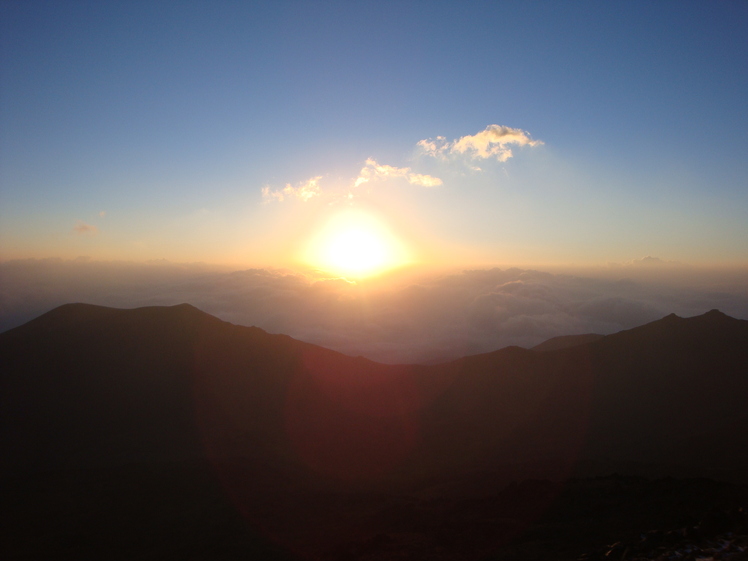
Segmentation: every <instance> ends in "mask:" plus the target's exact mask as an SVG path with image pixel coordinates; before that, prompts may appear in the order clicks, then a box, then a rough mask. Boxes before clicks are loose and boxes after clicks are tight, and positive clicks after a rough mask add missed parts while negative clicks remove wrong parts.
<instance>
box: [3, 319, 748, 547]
mask: <svg viewBox="0 0 748 561" xmlns="http://www.w3.org/2000/svg"><path fill="white" fill-rule="evenodd" d="M548 343H549V344H551V343H552V345H550V346H551V347H553V346H554V345H556V343H553V340H551V341H550V342H548ZM565 343H569V341H566V342H565ZM574 343H578V344H571V345H569V344H562V345H560V346H559V347H560V348H558V349H556V350H548V346H549V345H546V344H544V345H545V347H544V346H543V345H541V346H540V347H541V348H545V349H546V350H525V349H520V348H517V347H508V348H505V349H502V350H499V351H496V352H494V353H488V354H485V355H478V356H472V357H466V358H463V359H459V360H456V361H453V362H450V363H446V364H440V365H432V366H425V365H402V366H389V365H381V364H377V363H374V362H372V361H369V360H367V359H363V358H353V357H348V356H345V355H342V354H339V353H336V352H333V351H329V350H327V349H323V348H321V347H317V346H314V345H310V344H306V343H302V342H300V341H296V340H294V339H291V338H290V337H287V336H283V335H270V334H268V333H265V332H264V331H262V330H261V329H258V328H253V327H242V326H235V325H232V324H229V323H225V322H222V321H220V320H218V319H216V318H214V317H212V316H209V315H207V314H205V313H203V312H201V311H199V310H197V309H196V308H194V307H192V306H189V305H186V304H183V305H180V306H174V307H171V308H157V307H153V308H140V309H136V310H115V309H108V308H101V307H96V306H90V305H83V304H73V305H66V306H62V307H60V308H57V309H55V310H53V311H51V312H49V313H47V314H45V315H43V316H41V317H39V318H37V319H36V320H34V321H32V322H29V323H28V324H26V325H24V326H21V327H19V328H16V329H14V330H11V331H8V332H6V333H3V334H0V361H1V362H2V364H3V371H2V377H1V378H0V408H1V409H0V410H1V411H2V416H3V422H2V426H1V427H0V446H1V447H2V450H3V454H2V474H3V481H4V482H5V485H6V487H7V489H9V491H8V493H10V495H9V496H11V497H14V496H16V495H13V493H14V492H15V491H13V490H14V489H16V488H18V486H21V487H23V486H24V485H32V486H34V487H35V488H38V487H39V485H40V483H39V481H47V482H49V481H58V484H55V485H54V486H55V487H60V486H62V488H66V487H65V486H67V488H68V489H69V490H70V493H72V496H71V495H66V494H65V493H64V492H62V491H59V489H58V491H57V492H56V493H51V494H50V497H52V498H51V499H49V500H54V497H55V496H58V495H59V494H60V493H62V495H61V496H62V497H67V498H68V499H72V500H76V499H75V497H76V496H88V497H90V496H94V495H95V496H100V492H99V491H97V492H98V493H99V495H96V493H97V492H94V491H93V490H92V489H93V488H94V487H96V485H95V484H90V485H89V483H87V482H88V479H87V476H85V475H81V474H86V473H88V474H90V475H91V478H90V481H102V482H105V483H102V485H104V486H107V485H110V484H111V481H112V480H113V478H116V480H117V481H122V482H127V481H140V480H142V481H146V483H143V486H144V487H145V488H149V489H150V490H149V491H147V493H148V496H150V495H151V494H155V495H158V489H159V488H161V487H163V481H165V480H164V479H163V474H164V473H166V472H168V470H169V469H172V470H173V469H176V470H177V471H176V472H175V473H179V474H180V475H179V476H178V477H176V480H180V478H182V479H181V480H182V481H184V482H185V483H184V485H185V487H184V488H185V489H189V488H192V489H193V491H190V492H194V490H195V489H202V490H203V491H199V492H197V495H199V496H200V497H202V498H196V499H195V501H196V502H197V504H202V502H204V501H205V500H208V499H206V498H205V497H214V499H210V500H214V501H219V503H220V501H225V502H224V503H220V504H219V503H215V504H219V506H217V507H216V508H218V509H219V510H220V512H223V513H224V514H222V515H221V516H223V517H225V519H226V520H230V521H231V520H233V521H232V522H230V523H229V525H231V524H240V525H241V523H242V522H241V519H242V517H243V519H244V520H248V521H250V522H251V523H252V525H253V526H254V527H255V528H261V529H262V530H261V531H262V533H263V535H265V537H266V538H267V539H270V540H271V541H274V542H276V543H279V544H281V545H283V547H284V548H290V550H291V551H295V552H296V553H298V554H303V555H305V556H312V557H314V556H317V557H322V558H334V557H335V556H336V555H338V554H340V555H343V554H344V557H345V555H348V556H349V557H347V558H365V556H364V555H363V554H362V553H361V552H358V553H356V551H358V550H356V547H359V546H352V545H351V546H350V547H349V546H345V544H346V543H347V544H359V545H360V544H363V543H368V542H366V540H367V539H373V536H376V535H379V534H381V533H382V532H385V533H386V531H389V534H392V532H395V534H397V531H395V530H393V528H394V529H396V528H400V527H401V530H400V532H405V533H406V534H407V533H408V532H411V533H413V532H415V533H416V534H417V535H420V536H426V537H427V538H424V539H427V542H428V540H429V539H433V537H434V536H436V535H442V534H444V532H447V533H449V532H453V533H454V532H457V533H456V534H454V536H453V538H451V539H452V540H453V541H452V545H449V544H446V545H445V544H442V546H439V547H442V549H443V550H444V551H446V552H449V551H451V552H452V553H450V554H449V555H447V553H445V554H444V555H446V557H444V558H449V559H452V558H457V557H455V555H457V553H456V552H458V551H461V552H463V553H462V554H460V555H463V554H465V552H466V551H469V552H470V553H469V555H468V558H479V557H481V556H485V555H488V554H489V553H491V552H492V551H495V548H496V547H498V545H500V544H506V543H508V542H509V540H511V539H514V538H516V537H517V536H519V535H521V534H522V533H523V532H524V531H525V530H526V529H527V528H528V527H529V525H532V524H534V522H533V521H536V520H539V519H540V517H541V516H543V513H545V512H547V511H548V508H550V505H551V504H553V502H554V501H555V500H557V497H558V496H559V493H560V492H561V491H562V487H558V486H557V485H556V484H553V485H551V486H550V487H547V488H545V490H544V491H542V492H539V494H538V493H536V492H535V491H534V490H532V489H530V490H528V489H526V491H527V492H530V494H531V495H532V496H533V497H535V498H534V499H530V498H528V496H525V495H523V496H522V498H521V501H519V502H521V503H522V504H523V505H525V506H524V507H523V509H521V512H519V511H514V510H513V511H512V512H513V514H511V513H504V514H503V515H502V516H500V517H499V518H500V519H502V520H504V522H501V523H498V522H495V523H490V524H489V529H486V528H483V526H485V522H478V521H477V519H475V517H476V516H477V515H476V514H475V513H476V512H478V513H480V512H483V510H481V509H485V508H488V507H486V505H485V504H483V503H481V504H483V506H480V505H478V506H476V505H473V507H470V508H468V510H467V511H466V512H465V513H463V514H462V515H460V516H458V519H459V520H462V522H460V521H458V520H457V519H455V520H453V522H449V523H448V522H447V521H448V520H452V519H453V518H454V516H457V515H456V514H454V512H452V511H451V510H450V508H452V507H456V505H457V504H459V505H462V506H461V507H460V508H466V507H465V504H466V503H465V502H464V501H470V500H478V501H484V502H485V500H488V499H487V497H493V499H491V501H493V502H490V501H489V503H490V504H493V505H494V507H495V506H496V504H497V503H496V500H497V499H496V498H495V497H497V496H499V495H501V493H502V489H504V488H505V487H506V486H507V485H508V484H510V483H512V482H517V481H522V480H526V479H529V478H535V479H537V480H540V479H547V480H551V481H556V482H560V481H564V480H567V479H568V478H569V477H572V476H574V475H585V476H589V475H606V474H609V473H612V472H613V471H618V472H622V473H623V472H626V473H630V474H632V475H633V474H639V475H642V474H643V475H655V476H662V475H677V476H709V477H712V478H718V479H725V480H731V481H745V480H746V475H747V474H748V413H746V408H745V403H746V401H747V400H746V398H747V397H748V322H746V321H742V320H735V319H732V318H729V317H727V316H725V315H724V314H721V313H720V312H717V311H712V312H709V313H707V314H705V315H703V316H699V317H695V318H689V319H682V318H678V317H676V316H673V315H671V316H668V317H666V318H663V319H662V320H659V321H657V322H654V323H651V324H648V325H645V326H642V327H639V328H635V329H631V330H628V331H624V332H621V333H618V334H615V335H610V336H606V337H595V338H592V340H590V341H589V342H584V340H575V341H574ZM128 466H130V467H128ZM137 466H140V467H137ZM143 466H145V467H143ZM148 466H150V467H148ZM159 466H161V467H159ZM168 466H172V467H170V468H168V469H167V467H168ZM180 466H181V467H180ZM185 466H192V467H190V468H187V467H185ZM82 470H87V471H82ZM122 470H124V471H122ZM164 470H166V472H165V471H164ZM185 470H187V472H185ZM190 470H192V471H190ZM65 473H67V474H71V475H70V477H66V476H63V475H60V474H65ZM143 473H145V474H146V475H142V474H143ZM185 473H187V475H185ZM190 473H192V474H193V475H189V474H190ZM73 474H74V475H73ZM115 474H119V475H115ZM133 474H141V475H133ZM143 477H144V478H145V479H142V478H143ZM97 478H98V479H97ZM138 478H141V479H138ZM159 481H160V482H161V483H154V482H159ZM190 481H194V482H195V484H194V485H193V486H192V487H191V484H190V483H189V482H190ZM9 482H10V483H9ZM23 482H25V483H23ZM148 482H150V483H148ZM210 482H213V483H210ZM124 484H125V483H123V485H124ZM132 484H133V485H136V487H137V484H135V483H132ZM127 485H130V483H128V484H127ZM211 485H213V487H210V486H211ZM149 486H150V487H149ZM115 487H117V486H115ZM541 487H542V486H541ZM533 489H534V488H533ZM112 492H113V493H114V494H115V495H116V494H117V493H118V492H120V491H117V489H116V488H115V489H114V490H113V491H112ZM523 492H525V491H523ZM92 493H93V495H92ZM177 494H178V495H180V496H182V495H181V494H180V493H177ZM188 494H189V493H188ZM32 495H33V494H32ZM501 496H504V497H505V498H504V499H502V501H503V503H502V504H504V505H505V506H506V505H507V504H514V503H512V501H511V500H509V499H507V498H506V496H505V495H501ZM221 497H223V498H221ZM398 497H400V498H398ZM403 497H410V499H407V500H406V499H404V498H403ZM416 497H417V499H416ZM440 497H441V498H440ZM16 500H20V499H18V498H16ZM37 500H39V501H40V503H41V504H40V505H39V508H43V503H44V502H45V499H44V498H43V497H41V496H38V497H37ZM102 500H103V499H102ZM165 500H166V499H165ZM173 500H174V499H173V498H172V499H168V500H166V503H168V502H169V501H172V502H173ZM414 500H415V501H416V503H412V501H414ZM439 500H444V501H458V503H449V502H448V503H444V504H442V507H440V506H438V504H439V502H438V501H439ZM518 500H519V499H518ZM403 501H405V503H404V502H403ZM408 501H411V503H408ZM434 501H436V502H434ZM63 502H64V500H63ZM157 502H158V501H157ZM188 502H189V501H188ZM500 502H501V501H500ZM144 503H145V504H149V503H148V500H145V499H144ZM166 503H164V502H163V501H162V502H161V503H158V504H166ZM406 503H407V504H410V505H411V506H407V504H406ZM9 504H10V503H9ZM13 504H16V503H13ZM232 504H233V507H232V506H231V505H232ZM470 504H472V503H470ZM517 504H519V503H517ZM220 505H223V506H220ZM416 505H421V506H420V507H418V506H416ZM445 505H446V506H445ZM449 505H451V506H449ZM426 506H428V508H427V509H426V511H424V512H421V514H419V515H416V514H415V513H412V514H411V515H405V514H403V513H407V512H409V511H410V510H412V509H413V508H415V509H416V511H418V509H419V508H421V507H423V508H426ZM17 508H19V509H20V510H21V511H23V508H27V507H20V506H18V505H17ZM443 508H447V510H443ZM491 508H493V507H491ZM388 509H389V510H388ZM489 510H490V508H489ZM510 510H511V509H510ZM12 512H13V511H11V515H12ZM232 512H233V513H236V512H239V513H241V514H242V517H238V515H236V514H234V515H236V516H237V518H236V520H234V519H233V518H232V516H234V515H232V514H231V513H232ZM387 512H389V514H384V513H387ZM450 512H451V514H450ZM484 514H485V512H484ZM481 516H482V515H481ZM486 516H488V515H486ZM491 516H493V515H491ZM496 516H498V515H496ZM403 517H404V518H403ZM460 517H461V518H460ZM14 518H16V517H15V516H14ZM21 518H22V517H21ZM479 518H480V517H479ZM489 518H490V516H489ZM416 519H420V520H422V522H423V524H425V526H424V527H420V528H416V529H414V528H413V527H412V522H413V520H416ZM481 520H482V519H481ZM497 520H498V519H497ZM509 520H511V522H508V521H509ZM409 524H410V526H409ZM445 524H446V526H445ZM481 524H483V526H481ZM492 524H493V525H492ZM497 524H498V526H497ZM22 526H23V525H22ZM23 527H25V528H32V527H34V525H33V524H32V523H31V522H29V525H26V526H23ZM480 528H483V529H480ZM475 532H478V533H477V534H476V533H475ZM20 534H22V532H20ZM389 534H387V535H389ZM393 535H394V534H393ZM398 535H399V534H398ZM428 536H431V537H430V538H428ZM216 539H218V538H216ZM237 539H239V538H237ZM241 539H248V540H250V542H252V540H255V539H259V538H241ZM241 539H240V541H241ZM388 539H390V540H393V539H394V540H395V543H399V542H398V540H401V541H402V540H405V542H407V543H408V544H409V545H407V547H406V546H405V545H403V547H404V548H405V549H407V550H409V551H410V550H411V549H412V550H413V552H411V554H410V555H411V557H410V558H414V559H416V558H426V557H429V556H430V555H432V554H433V552H434V551H436V550H433V549H429V548H433V547H436V546H434V545H433V544H431V545H428V544H427V545H423V546H418V545H417V543H420V542H418V540H417V539H415V538H413V539H415V541H412V540H411V539H410V538H408V539H405V538H402V536H401V537H399V538H393V537H392V536H390V538H388ZM83 541H84V543H86V544H88V546H90V543H89V542H86V541H85V540H83ZM219 541H220V540H219ZM405 542H404V543H405ZM18 543H20V542H18ZM252 543H254V542H252ZM428 543H429V544H430V543H431V542H428ZM335 544H337V545H335ZM390 545H392V544H390ZM17 547H18V548H19V549H18V551H20V550H22V549H23V547H21V545H18V544H17ZM258 547H259V546H258ZM263 547H264V546H263ZM268 547H270V546H268ZM341 547H342V548H343V549H342V550H341V549H340V548H341ZM346 547H348V549H346ZM351 547H352V548H353V549H351ZM377 547H378V548H379V550H381V551H386V550H387V548H386V547H384V545H382V544H379V546H377ZM377 547H375V548H374V549H377ZM392 547H395V546H392ZM409 548H410V549H409ZM419 548H421V549H419ZM240 550H241V548H239V549H238V550H237V551H240ZM271 550H272V551H273V552H275V553H272V554H273V555H274V554H276V553H277V554H278V555H281V553H278V552H277V551H276V550H275V549H272V548H271V549H268V550H262V551H265V553H264V554H263V555H271V553H267V552H268V551H271ZM354 550H355V551H354ZM49 551H50V552H59V548H55V547H52V548H51V549H50V550H49ZM92 551H94V550H92ZM206 551H215V550H211V549H210V548H208V549H207V550H206ZM336 551H337V552H338V553H335V552H336ZM341 551H343V553H341ZM352 551H353V553H351V552H352ZM346 552H347V553H346ZM414 552H415V553H414ZM418 552H420V553H418ZM426 552H431V553H430V554H428V555H427V554H426ZM79 553H80V552H79ZM49 555H52V553H49V552H48V553H47V555H46V556H47V557H49ZM91 555H94V554H93V553H91ZM174 555H175V557H174V558H178V556H176V554H174ZM205 555H206V556H208V557H205V558H209V557H210V555H209V554H208V553H205ZM258 555H259V554H258ZM351 555H352V556H353V557H350V556H351ZM382 555H384V553H382ZM419 555H420V556H421V557H419ZM94 556H95V555H94ZM330 556H332V557H330ZM424 556H426V557H424ZM50 558H51V557H50ZM61 558H62V557H61ZM196 558H198V557H196ZM372 558H378V557H372ZM460 558H463V557H460Z"/></svg>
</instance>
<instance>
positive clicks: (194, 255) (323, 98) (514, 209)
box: [0, 1, 748, 266]
mask: <svg viewBox="0 0 748 561" xmlns="http://www.w3.org/2000/svg"><path fill="white" fill-rule="evenodd" d="M0 10H1V11H0V20H1V21H2V30H1V31H2V33H1V35H2V38H1V39H0V41H2V44H1V45H0V46H1V49H0V57H1V58H0V72H1V75H0V78H1V80H0V260H8V259H15V258H25V257H35V258H42V257H62V258H74V257H76V256H78V255H89V256H92V257H94V258H97V259H114V260H119V259H124V260H148V259H156V258H166V259H169V260H170V261H205V262H209V263H227V264H232V265H237V266H239V265H241V266H245V265H253V264H256V265H262V266H280V265H284V266H285V265H289V264H294V263H296V261H298V260H299V257H298V256H299V255H301V253H303V247H304V244H306V243H307V241H308V240H309V239H311V238H313V237H314V235H315V232H317V231H319V230H320V228H322V225H323V224H324V223H325V221H326V220H328V219H330V217H331V216H333V215H334V214H335V213H337V212H341V211H342V210H344V209H345V208H348V207H350V206H357V207H358V208H363V209H365V210H366V211H367V212H370V213H372V214H373V215H376V216H377V218H378V219H379V220H380V221H381V222H382V223H383V224H384V225H385V226H386V227H387V228H388V229H389V231H390V232H391V234H392V235H393V236H395V237H397V238H399V239H402V240H404V243H405V244H406V245H408V246H409V247H410V255H411V257H412V260H413V261H414V262H423V263H430V262H432V261H433V262H436V261H439V260H440V259H441V261H442V262H453V263H455V264H462V263H463V262H464V263H468V262H469V263H481V264H491V263H496V264H508V263H517V264H546V263H586V264H599V263H606V262H611V261H614V262H625V261H628V260H632V259H635V258H641V257H643V256H645V255H656V256H658V257H660V258H662V259H664V260H673V261H680V262H687V263H694V264H701V263H704V264H711V263H718V264H746V263H748V243H746V241H745V240H748V219H746V217H747V216H748V159H746V157H745V155H746V153H748V103H746V100H747V99H748V71H746V64H745V61H746V60H748V33H746V29H748V4H746V3H742V2H712V3H707V2H698V3H697V2H658V3H637V2H621V3H615V4H612V5H609V4H608V3H605V4H602V3H598V2H588V3H585V2H575V3H571V2H569V3H556V2H532V3H530V2H516V3H512V2H501V3H496V2H485V3H481V2H474V3H470V4H469V5H468V6H465V5H463V3H456V2H407V3H403V2H391V3H387V2H377V3H365V2H340V3H333V2H326V3H312V2H308V3H306V2H287V3H284V2H267V3H245V2H220V3H214V2H179V3H176V2H64V3H63V2H7V1H4V2H2V4H0ZM490 125H500V126H503V127H508V128H510V129H512V130H520V131H524V132H525V133H526V134H527V138H529V139H532V140H533V141H535V140H537V141H541V142H542V144H540V143H537V144H536V145H534V146H532V145H529V144H524V145H523V144H521V143H520V144H517V143H514V144H508V145H507V146H508V147H509V148H510V149H511V150H512V156H511V158H507V159H505V160H504V161H499V158H497V157H487V158H480V157H478V156H476V155H475V154H476V153H475V152H474V151H473V152H470V151H468V152H467V153H466V154H467V155H465V154H457V153H456V152H455V153H454V157H452V156H450V158H442V159H439V158H436V157H431V156H429V155H428V154H424V153H423V150H420V149H419V148H418V145H417V143H418V142H419V141H421V140H427V139H435V138H437V137H439V136H442V137H444V138H445V142H452V143H453V142H456V141H458V139H460V138H464V137H468V136H472V135H477V134H479V133H480V132H481V131H484V130H486V128H487V127H489V126H490ZM367 159H372V160H374V161H376V162H377V164H378V165H387V166H391V167H392V168H394V169H397V170H404V169H405V168H408V169H409V171H408V172H402V173H399V175H398V174H397V173H393V174H390V175H389V176H385V175H383V174H379V175H376V176H375V177H373V179H372V180H371V181H369V182H367V183H366V184H365V185H363V186H362V187H359V188H358V190H355V189H353V188H352V185H353V184H354V182H355V180H356V178H357V177H360V174H361V170H362V169H364V168H365V167H366V161H367ZM478 167H479V168H481V169H480V171H478V170H476V169H474V168H478ZM372 169H373V168H372ZM407 173H410V174H420V175H429V176H430V177H438V178H439V179H440V180H441V184H439V185H437V186H430V187H425V186H423V185H419V184H418V183H417V182H416V183H410V182H409V180H408V179H407V177H408V176H407ZM312 178H320V179H319V180H318V186H319V195H318V196H314V197H311V198H310V199H308V200H302V199H301V198H299V197H298V196H293V195H291V196H289V195H288V194H287V196H286V197H285V198H284V200H283V201H281V200H279V199H278V198H272V197H271V198H268V197H263V188H267V190H268V191H269V192H270V193H272V192H282V190H283V189H284V188H285V186H286V185H287V184H288V185H291V188H292V189H298V188H299V187H300V186H302V185H304V184H306V183H307V182H308V181H309V180H310V179H312ZM347 195H351V196H352V197H351V198H348V199H346V196H347ZM307 264H308V263H307ZM312 265H314V263H312Z"/></svg>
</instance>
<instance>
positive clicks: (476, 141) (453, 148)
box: [417, 125, 543, 162]
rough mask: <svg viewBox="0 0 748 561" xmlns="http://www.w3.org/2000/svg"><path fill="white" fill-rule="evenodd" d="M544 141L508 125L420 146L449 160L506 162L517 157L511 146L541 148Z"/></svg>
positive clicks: (423, 142)
mask: <svg viewBox="0 0 748 561" xmlns="http://www.w3.org/2000/svg"><path fill="white" fill-rule="evenodd" d="M541 144H543V142H542V141H540V140H533V139H532V138H530V134H529V133H528V132H526V131H523V130H522V129H513V128H511V127H507V126H504V125H489V126H488V127H486V129H485V130H482V131H480V132H479V133H476V134H474V135H468V136H463V137H461V138H459V139H457V140H454V141H452V142H450V141H448V140H447V139H446V138H445V137H443V136H437V137H436V138H434V139H427V140H421V141H419V142H418V144H417V146H418V147H419V148H420V150H421V151H422V152H423V153H424V154H426V155H429V156H433V157H436V158H441V159H446V157H447V156H448V155H450V154H452V155H453V154H464V155H467V156H468V157H470V158H471V159H489V158H495V159H496V160H498V161H499V162H506V161H507V160H508V159H509V158H511V157H512V156H513V155H514V154H513V153H512V149H511V148H510V146H539V145H541Z"/></svg>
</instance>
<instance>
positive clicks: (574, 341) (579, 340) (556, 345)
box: [532, 333, 604, 351]
mask: <svg viewBox="0 0 748 561" xmlns="http://www.w3.org/2000/svg"><path fill="white" fill-rule="evenodd" d="M603 337H604V335H598V334H597V333H584V334H582V335H561V336H559V337H552V338H550V339H548V340H547V341H543V342H542V343H540V344H539V345H535V346H534V347H533V348H532V350H533V351H559V350H561V349H568V348H569V347H576V346H577V345H584V344H585V343H592V342H593V341H597V340H598V339H602V338H603Z"/></svg>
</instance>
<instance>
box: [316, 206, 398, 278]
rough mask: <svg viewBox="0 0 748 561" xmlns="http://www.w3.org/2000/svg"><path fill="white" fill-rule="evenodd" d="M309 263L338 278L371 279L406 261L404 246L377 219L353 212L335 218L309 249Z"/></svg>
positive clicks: (323, 229)
mask: <svg viewBox="0 0 748 561" xmlns="http://www.w3.org/2000/svg"><path fill="white" fill-rule="evenodd" d="M306 261H307V262H308V263H309V264H311V265H313V266H315V267H318V268H320V269H323V270H325V271H329V272H331V273H334V274H338V275H346V276H353V277H367V276H371V275H376V274H379V273H382V272H384V271H386V270H388V269H391V268H394V267H398V266H400V265H404V264H405V262H406V259H405V252H404V250H403V247H402V244H401V243H400V242H399V241H398V240H397V239H396V238H395V237H394V236H393V235H392V234H391V233H390V231H389V229H388V228H387V227H386V226H385V225H384V224H383V223H382V222H381V221H379V220H378V219H376V218H375V217H374V216H372V215H370V214H367V213H363V212H353V211H349V212H346V213H342V214H338V215H336V216H334V217H333V218H332V219H331V220H330V221H329V222H328V223H327V224H326V225H325V226H324V227H323V228H322V230H321V231H320V233H319V234H318V235H317V236H315V237H314V238H313V239H312V240H311V242H310V243H309V246H308V248H307V255H306Z"/></svg>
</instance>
